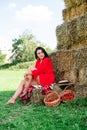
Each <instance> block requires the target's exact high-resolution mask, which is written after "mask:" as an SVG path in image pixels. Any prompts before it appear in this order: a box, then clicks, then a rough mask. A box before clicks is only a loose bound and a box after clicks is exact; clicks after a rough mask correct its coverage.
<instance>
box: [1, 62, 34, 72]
mask: <svg viewBox="0 0 87 130" xmlns="http://www.w3.org/2000/svg"><path fill="white" fill-rule="evenodd" d="M32 65H34V61H30V62H21V63H15V64H14V63H7V64H2V65H0V70H2V69H9V70H19V69H27V68H28V67H29V66H32Z"/></svg>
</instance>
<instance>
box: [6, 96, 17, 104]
mask: <svg viewBox="0 0 87 130" xmlns="http://www.w3.org/2000/svg"><path fill="white" fill-rule="evenodd" d="M14 103H15V99H14V98H13V97H12V98H10V100H9V101H8V102H7V104H14Z"/></svg>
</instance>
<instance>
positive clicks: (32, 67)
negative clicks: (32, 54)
mask: <svg viewBox="0 0 87 130" xmlns="http://www.w3.org/2000/svg"><path fill="white" fill-rule="evenodd" d="M28 70H31V71H32V70H37V68H35V67H34V66H31V67H29V68H28Z"/></svg>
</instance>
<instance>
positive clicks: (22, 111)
mask: <svg viewBox="0 0 87 130" xmlns="http://www.w3.org/2000/svg"><path fill="white" fill-rule="evenodd" d="M24 72H25V70H19V71H10V70H0V130H87V98H78V99H75V100H73V101H72V102H69V103H61V104H60V105H59V106H57V107H55V108H49V107H46V106H45V105H44V104H42V105H38V104H34V105H31V104H29V103H28V104H23V103H22V102H20V100H19V99H17V101H16V104H14V105H7V104H6V102H7V100H8V99H9V98H10V97H11V96H12V94H13V93H14V91H15V90H16V88H17V86H18V84H19V82H20V80H21V79H22V78H23V74H24Z"/></svg>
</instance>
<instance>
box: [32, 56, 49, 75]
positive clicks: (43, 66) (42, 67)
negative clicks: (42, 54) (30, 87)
mask: <svg viewBox="0 0 87 130" xmlns="http://www.w3.org/2000/svg"><path fill="white" fill-rule="evenodd" d="M49 63H51V60H50V59H49V58H45V59H44V60H43V61H42V63H41V64H40V65H38V66H37V69H36V70H32V74H33V75H34V76H35V77H36V76H37V75H38V74H41V73H44V72H45V70H46V68H47V67H48V65H49Z"/></svg>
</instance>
